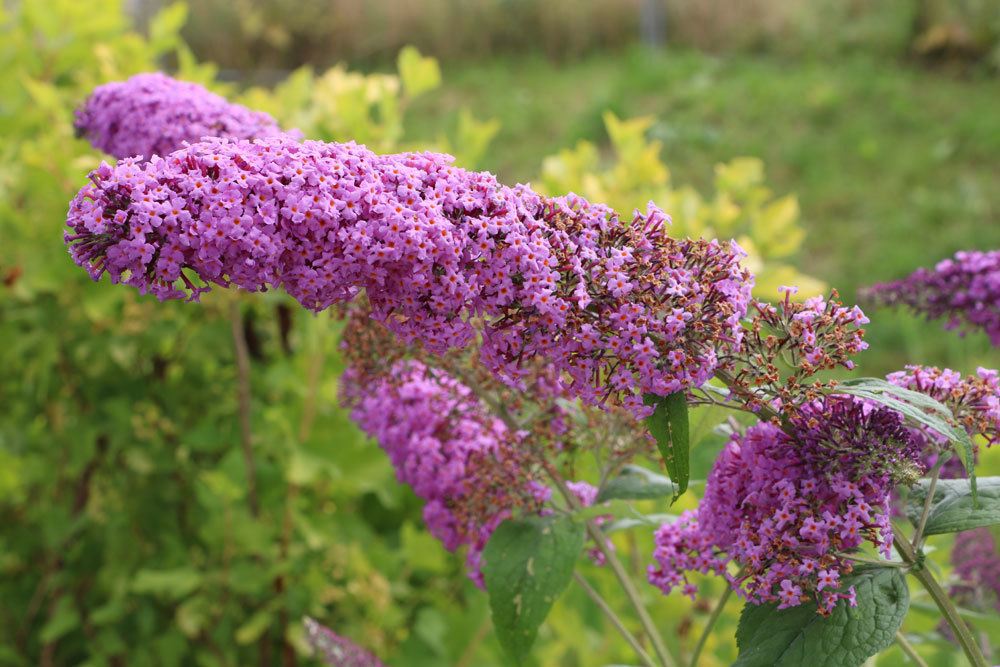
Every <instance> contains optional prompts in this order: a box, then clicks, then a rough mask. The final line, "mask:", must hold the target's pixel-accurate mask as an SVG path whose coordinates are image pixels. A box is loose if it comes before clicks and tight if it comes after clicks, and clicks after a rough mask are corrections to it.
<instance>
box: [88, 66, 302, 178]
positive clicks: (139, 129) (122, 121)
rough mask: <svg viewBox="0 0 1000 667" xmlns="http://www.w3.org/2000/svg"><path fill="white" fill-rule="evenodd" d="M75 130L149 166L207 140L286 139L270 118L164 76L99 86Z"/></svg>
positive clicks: (149, 75)
mask: <svg viewBox="0 0 1000 667" xmlns="http://www.w3.org/2000/svg"><path fill="white" fill-rule="evenodd" d="M73 126H74V128H75V129H76V133H77V135H78V136H81V137H86V139H87V140H88V141H90V143H91V144H93V145H94V147H95V148H98V149H100V150H102V151H104V152H105V153H108V154H110V155H113V156H114V157H115V158H117V159H122V158H127V157H133V156H139V157H141V158H145V159H147V160H148V159H150V158H152V157H153V156H154V155H161V156H162V155H166V154H168V153H172V152H173V151H175V150H177V149H178V148H181V147H182V146H184V144H185V143H189V142H195V141H198V140H200V139H202V138H203V137H230V138H234V139H257V138H263V137H273V136H277V135H280V134H282V129H281V128H280V127H279V126H278V123H277V122H276V121H275V120H274V119H273V118H271V116H269V115H268V114H266V113H264V112H262V111H252V110H250V109H248V108H246V107H244V106H241V105H239V104H233V103H232V102H229V101H228V100H226V99H225V98H224V97H220V96H219V95H216V94H215V93H213V92H210V91H208V90H206V89H205V88H203V87H202V86H199V85H198V84H196V83H189V82H186V81H178V80H176V79H173V78H171V77H169V76H167V75H165V74H161V73H159V72H152V73H146V74H136V75H135V76H133V77H132V78H130V79H127V80H126V81H116V82H114V83H107V84H104V85H103V86H98V87H97V88H95V89H94V92H93V93H91V94H90V97H88V98H87V100H86V101H85V102H84V103H83V105H81V106H80V108H79V109H77V111H76V120H75V121H74V123H73ZM294 136H299V135H298V133H297V132H296V133H294Z"/></svg>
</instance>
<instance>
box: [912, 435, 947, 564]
mask: <svg viewBox="0 0 1000 667" xmlns="http://www.w3.org/2000/svg"><path fill="white" fill-rule="evenodd" d="M946 460H947V457H946V456H944V455H942V456H940V457H939V458H938V460H937V461H936V462H935V463H934V467H933V468H931V474H930V478H931V481H930V484H928V485H927V497H925V498H924V508H923V510H922V511H921V512H920V520H919V521H918V522H917V530H916V532H914V533H913V539H912V540H910V542H911V543H912V544H913V546H914V548H916V549H919V548H920V547H921V546H923V540H924V528H925V527H926V526H927V517H928V516H929V515H930V513H931V505H932V504H933V502H934V491H935V489H937V483H938V478H939V477H940V476H941V466H942V465H944V462H945V461H946Z"/></svg>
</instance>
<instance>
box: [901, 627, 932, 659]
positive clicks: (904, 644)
mask: <svg viewBox="0 0 1000 667" xmlns="http://www.w3.org/2000/svg"><path fill="white" fill-rule="evenodd" d="M896 643H897V644H899V648H901V649H903V653H905V654H906V657H908V658H909V659H910V660H912V661H913V662H914V663H915V664H916V665H917V667H928V665H927V662H926V661H925V660H924V659H923V658H921V657H920V654H919V653H917V649H916V648H914V646H913V644H911V643H910V640H909V639H907V638H906V636H905V635H903V633H902V632H900V631H899V630H896Z"/></svg>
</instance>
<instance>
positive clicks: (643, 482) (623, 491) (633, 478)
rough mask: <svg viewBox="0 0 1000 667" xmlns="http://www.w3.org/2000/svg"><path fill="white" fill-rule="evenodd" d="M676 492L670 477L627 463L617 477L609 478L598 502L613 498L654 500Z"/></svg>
mask: <svg viewBox="0 0 1000 667" xmlns="http://www.w3.org/2000/svg"><path fill="white" fill-rule="evenodd" d="M673 493H674V483H673V482H671V481H670V478H669V477H664V476H663V475H658V474H656V473H655V472H653V471H652V470H647V469H646V468H643V467H642V466H636V465H627V466H625V467H623V468H622V470H621V472H620V473H619V474H618V476H617V477H614V478H613V479H611V480H609V481H608V482H607V483H606V484H605V485H604V487H603V488H602V489H601V491H600V493H598V494H597V502H599V503H601V502H604V501H605V500H611V499H613V498H621V499H623V500H653V499H656V498H665V497H667V496H671V495H673Z"/></svg>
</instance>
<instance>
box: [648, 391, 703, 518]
mask: <svg viewBox="0 0 1000 667" xmlns="http://www.w3.org/2000/svg"><path fill="white" fill-rule="evenodd" d="M644 400H645V403H646V405H652V406H654V408H653V414H652V415H650V416H649V417H647V418H646V426H647V427H648V428H649V432H650V433H651V434H652V435H653V437H654V438H655V439H656V447H657V449H659V450H660V456H662V457H663V462H664V463H665V464H666V466H667V472H668V473H669V474H670V479H671V480H673V482H674V484H675V485H676V486H675V488H674V491H673V493H674V496H673V497H674V500H677V498H678V497H680V495H681V494H682V493H684V492H685V491H687V486H688V479H689V478H690V476H691V463H690V455H691V452H690V449H691V443H690V429H689V427H688V405H687V397H686V396H685V394H684V392H683V391H679V392H676V393H673V394H670V395H669V396H655V395H653V394H646V396H645V397H644Z"/></svg>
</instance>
